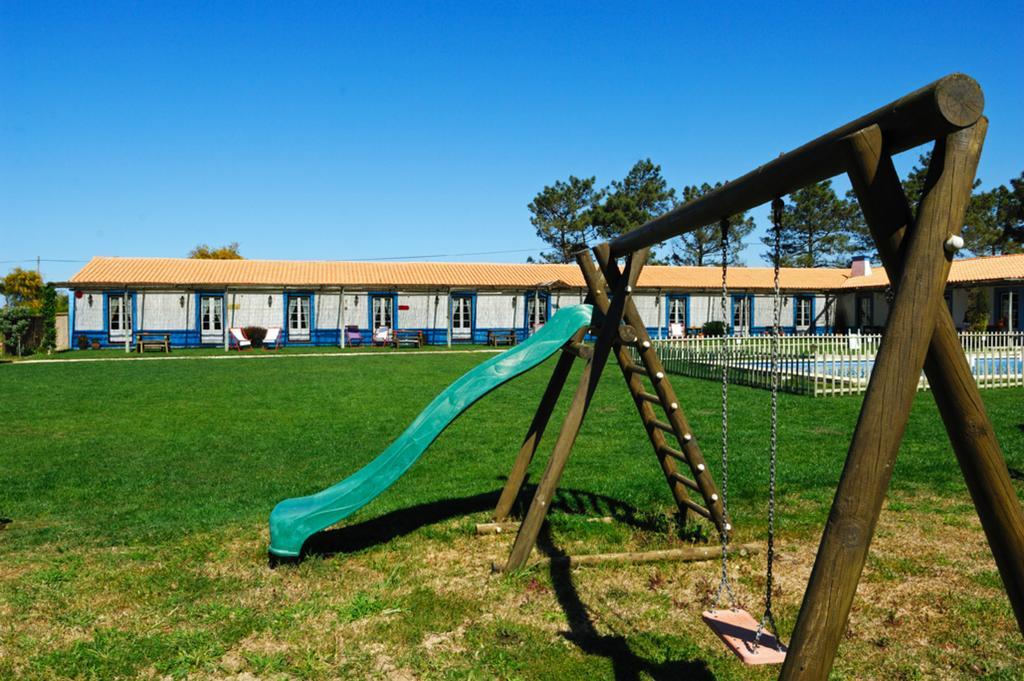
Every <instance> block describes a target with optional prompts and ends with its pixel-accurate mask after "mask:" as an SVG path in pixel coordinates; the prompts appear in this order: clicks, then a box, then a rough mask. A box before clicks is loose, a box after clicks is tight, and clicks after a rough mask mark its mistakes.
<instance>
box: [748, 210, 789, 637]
mask: <svg viewBox="0 0 1024 681" xmlns="http://www.w3.org/2000/svg"><path fill="white" fill-rule="evenodd" d="M783 207H784V204H783V203H782V199H779V198H776V199H775V200H774V201H772V227H773V231H774V233H775V252H774V258H773V260H774V264H775V283H774V289H773V293H774V301H773V302H774V306H773V311H774V318H773V320H772V340H771V373H772V383H771V396H772V397H771V404H772V407H771V436H770V438H769V446H768V462H769V463H768V553H767V562H768V568H767V573H766V576H765V587H764V614H763V615H762V616H761V622H760V624H758V625H757V634H755V635H754V649H755V650H756V649H757V647H758V646H759V645H760V644H761V636H762V635H763V634H764V632H765V630H766V627H767V625H771V631H772V632H774V633H775V646H776V648H777V649H778V650H780V651H781V650H782V643H781V641H780V640H779V635H778V634H779V628H778V626H776V624H775V614H774V613H773V612H772V589H773V586H774V582H775V575H774V572H773V567H774V564H775V464H776V460H777V459H778V453H779V351H780V346H781V344H782V338H781V333H782V328H781V327H782V293H781V291H780V287H779V270H780V267H781V262H780V261H781V260H782V210H783Z"/></svg>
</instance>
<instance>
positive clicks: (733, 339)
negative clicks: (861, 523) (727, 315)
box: [654, 331, 1024, 396]
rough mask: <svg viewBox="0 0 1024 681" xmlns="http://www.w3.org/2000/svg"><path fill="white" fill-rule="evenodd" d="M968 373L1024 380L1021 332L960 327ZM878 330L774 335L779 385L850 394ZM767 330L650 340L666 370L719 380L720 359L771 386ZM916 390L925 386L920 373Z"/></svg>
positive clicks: (870, 357)
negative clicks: (752, 333)
mask: <svg viewBox="0 0 1024 681" xmlns="http://www.w3.org/2000/svg"><path fill="white" fill-rule="evenodd" d="M958 335H959V337H960V344H961V346H962V347H963V349H964V355H965V356H966V357H967V361H968V364H970V367H971V373H972V374H974V379H975V381H977V383H978V386H979V387H982V388H995V387H1009V386H1022V385H1024V332H1020V331H1012V332H1011V331H971V332H961V333H959V334H958ZM881 341H882V334H860V333H850V334H830V335H820V336H810V335H808V336H783V337H781V338H780V339H779V369H780V384H779V387H780V389H781V390H784V391H786V392H792V393H799V394H804V395H814V396H822V395H851V394H856V393H862V392H864V391H865V390H866V389H867V385H868V379H869V378H870V377H871V370H872V368H873V367H874V364H875V355H876V354H877V352H878V346H879V344H880V343H881ZM771 343H772V338H771V336H730V337H725V338H722V337H712V338H701V337H693V338H676V339H669V340H656V341H654V347H655V348H656V349H657V351H658V355H659V356H660V357H661V361H662V363H663V364H664V365H665V369H666V371H668V372H670V373H674V374H679V375H681V376H691V377H696V378H707V379H713V380H719V379H720V378H721V368H722V365H723V363H724V364H727V365H728V367H729V379H730V381H731V382H733V383H736V384H740V385H748V386H753V387H756V388H769V387H770V386H771ZM918 389H919V390H927V389H928V379H926V378H925V376H924V373H923V372H922V374H921V379H920V381H919V383H918Z"/></svg>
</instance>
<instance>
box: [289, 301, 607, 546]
mask: <svg viewBox="0 0 1024 681" xmlns="http://www.w3.org/2000/svg"><path fill="white" fill-rule="evenodd" d="M591 312H592V309H591V306H590V305H576V306H573V307H567V308H563V309H562V310H559V312H558V313H557V314H555V315H554V316H552V317H551V319H550V320H548V323H547V324H545V325H544V326H543V327H541V329H540V330H539V331H538V332H537V333H535V334H533V335H532V336H530V337H529V338H527V339H526V340H525V341H523V342H522V343H520V344H519V345H517V346H514V347H512V348H510V349H509V350H507V351H506V352H503V353H501V354H500V355H497V356H496V357H492V358H491V359H488V360H487V361H486V362H483V363H481V364H480V365H478V366H476V367H474V368H473V369H471V370H470V371H469V372H467V373H466V374H464V375H463V376H461V377H460V378H459V379H458V380H457V381H455V382H454V383H452V384H451V385H450V386H448V387H447V388H446V389H445V390H444V392H442V393H441V394H440V395H438V396H437V397H436V398H434V401H433V402H431V403H430V404H428V405H427V407H426V409H424V410H423V411H422V412H421V413H420V415H419V416H417V417H416V420H414V421H413V422H412V423H411V424H410V425H409V427H408V428H406V429H405V432H403V433H402V434H401V435H399V436H398V439H397V440H395V441H394V442H392V443H391V446H390V447H388V448H387V449H385V450H384V452H383V453H381V454H380V456H378V457H377V458H376V459H374V460H373V461H371V462H370V463H368V464H366V465H365V466H363V467H362V468H361V469H360V470H359V471H357V472H356V473H354V474H352V475H350V476H349V477H347V478H345V479H344V480H342V481H341V482H339V483H338V484H336V485H333V486H331V487H328V488H327V489H325V490H323V491H322V492H317V493H316V494H313V495H310V496H308V497H296V498H294V499H285V500H284V501H282V502H281V503H279V504H278V505H277V506H275V507H274V510H273V511H272V512H271V514H270V553H271V554H273V555H275V556H281V557H286V558H293V557H297V556H299V555H300V553H301V551H302V545H303V544H304V543H305V542H306V540H307V539H308V538H309V537H310V535H312V534H314V533H316V532H319V531H320V530H323V529H324V528H327V527H330V526H331V525H333V524H334V523H336V522H338V521H340V520H342V519H344V518H347V517H348V516H350V515H352V514H353V513H355V512H356V511H358V510H359V509H360V508H362V507H363V506H365V505H366V504H368V503H370V502H371V501H372V500H373V499H374V498H376V497H377V495H378V494H380V493H381V492H383V491H384V490H386V489H387V488H388V487H390V486H391V485H393V484H394V483H395V481H396V480H398V478H400V477H402V474H404V473H405V472H406V471H407V470H409V467H410V466H412V465H413V464H414V463H416V461H417V460H418V459H419V458H420V456H421V455H422V454H423V452H424V451H426V449H427V447H429V446H430V445H431V443H433V442H434V440H435V439H437V436H438V435H440V434H441V431H443V430H444V429H445V428H447V427H448V424H449V423H451V422H452V421H454V420H455V419H456V417H458V415H459V414H461V413H462V412H464V411H465V410H466V409H469V407H470V406H472V405H473V403H474V402H476V401H477V400H479V399H480V398H481V397H483V396H484V395H486V394H487V393H489V392H490V391H492V390H494V389H495V388H497V387H498V386H500V385H502V384H503V383H506V382H507V381H510V380H512V379H513V378H515V377H516V376H518V375H520V374H522V373H524V372H526V371H529V370H530V369H532V368H533V367H535V366H537V365H538V364H540V363H541V362H543V361H544V360H546V359H547V358H548V357H550V356H551V355H553V354H554V353H556V352H557V351H558V349H559V348H561V347H562V346H563V345H564V344H565V342H566V341H567V340H569V339H570V338H572V335H573V334H574V333H576V332H577V331H578V330H579V329H581V328H583V327H584V326H587V325H588V324H590V316H591Z"/></svg>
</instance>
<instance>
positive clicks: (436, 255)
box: [358, 248, 539, 262]
mask: <svg viewBox="0 0 1024 681" xmlns="http://www.w3.org/2000/svg"><path fill="white" fill-rule="evenodd" d="M538 250H539V249H536V248H519V249H515V250H510V251H477V252H476V253H432V254H429V255H399V256H392V257H387V258H360V259H359V260H358V262H379V261H381V260H419V259H421V258H464V257H467V256H471V255H505V254H508V253H536V252H537V251H538Z"/></svg>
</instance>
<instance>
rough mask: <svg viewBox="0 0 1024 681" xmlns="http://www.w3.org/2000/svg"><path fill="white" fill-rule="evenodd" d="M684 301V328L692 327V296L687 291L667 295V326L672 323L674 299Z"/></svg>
mask: <svg viewBox="0 0 1024 681" xmlns="http://www.w3.org/2000/svg"><path fill="white" fill-rule="evenodd" d="M674 300H681V301H683V329H684V330H685V329H689V328H690V296H689V295H688V294H685V293H670V294H668V295H667V296H665V328H666V329H668V328H669V325H670V324H671V323H672V301H674Z"/></svg>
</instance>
